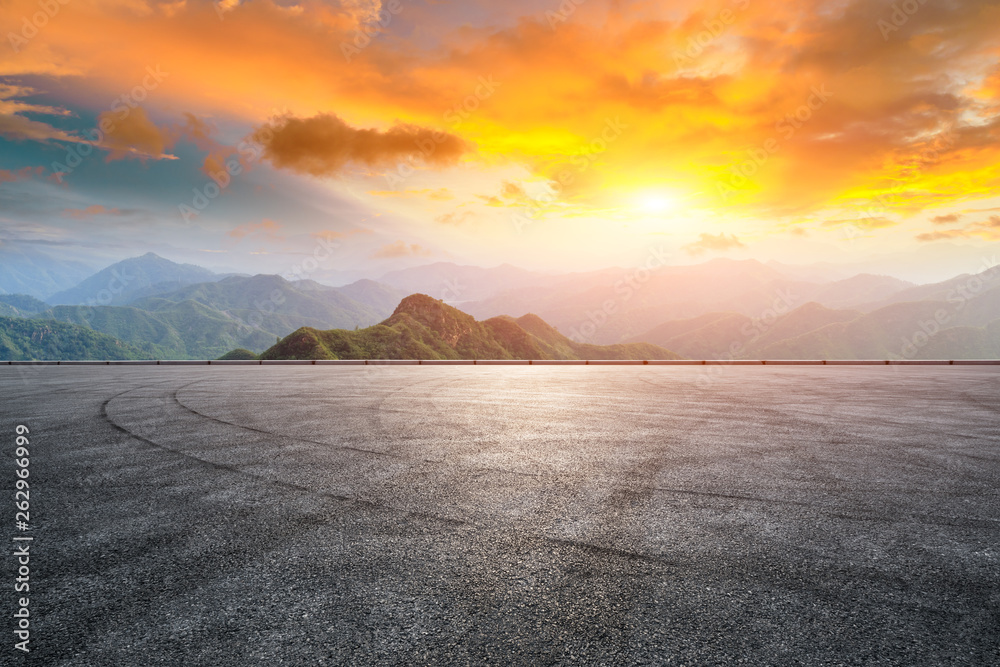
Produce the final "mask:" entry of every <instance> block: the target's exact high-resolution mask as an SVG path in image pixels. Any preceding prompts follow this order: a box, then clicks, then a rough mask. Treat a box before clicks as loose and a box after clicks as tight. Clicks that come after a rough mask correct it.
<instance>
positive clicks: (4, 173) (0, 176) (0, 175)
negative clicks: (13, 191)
mask: <svg viewBox="0 0 1000 667" xmlns="http://www.w3.org/2000/svg"><path fill="white" fill-rule="evenodd" d="M43 173H45V167H22V168H21V169H18V170H17V171H11V170H10V169H0V183H13V182H15V181H25V180H27V179H29V178H31V177H32V176H41V175H42V174H43Z"/></svg>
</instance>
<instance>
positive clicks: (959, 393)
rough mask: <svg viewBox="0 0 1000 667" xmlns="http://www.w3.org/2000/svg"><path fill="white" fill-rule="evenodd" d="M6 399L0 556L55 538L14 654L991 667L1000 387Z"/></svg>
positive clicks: (189, 384) (965, 375)
mask: <svg viewBox="0 0 1000 667" xmlns="http://www.w3.org/2000/svg"><path fill="white" fill-rule="evenodd" d="M0 396H2V402H0V406H2V407H0V451H2V453H3V456H2V460H0V465H2V467H3V468H4V470H3V472H2V473H0V479H3V480H5V481H4V484H5V487H6V489H7V491H8V493H6V494H4V495H5V497H7V498H8V499H9V500H8V501H6V502H7V504H8V507H4V508H3V509H2V511H0V517H4V519H3V522H4V524H6V525H5V527H4V528H3V530H2V533H0V535H6V536H7V538H6V539H7V541H8V544H9V545H13V544H16V543H15V542H13V541H12V540H13V538H14V537H18V536H25V535H30V536H32V537H33V538H34V540H33V541H32V542H31V564H30V568H31V575H30V596H31V597H30V605H29V608H30V613H31V617H30V618H31V625H30V632H31V634H30V648H31V652H30V653H28V654H23V653H22V652H21V651H18V650H16V649H14V648H13V645H14V643H15V642H16V641H17V638H16V636H15V635H14V633H13V630H14V629H15V624H16V623H17V620H16V619H13V618H11V616H12V614H13V613H14V612H15V611H16V609H17V608H18V606H17V598H18V597H19V596H20V595H21V594H18V593H15V592H14V590H13V582H14V579H15V577H16V576H17V572H16V568H17V563H16V558H15V557H14V556H12V555H7V556H5V557H3V558H2V559H0V560H2V564H0V566H2V569H0V571H2V573H3V575H2V576H3V577H4V579H5V581H4V582H3V583H2V584H0V590H3V591H5V593H3V594H2V596H3V599H2V600H0V605H2V607H0V608H2V609H5V610H9V613H7V614H5V616H6V617H7V620H6V621H5V625H6V627H5V628H4V632H3V636H4V637H5V638H6V640H5V644H4V645H3V646H0V664H11V665H14V664H39V665H88V666H91V665H241V666H243V665H257V664H271V665H315V664H324V665H331V664H384V665H416V664H541V665H548V664H606V665H631V664H650V665H652V664H657V665H659V664H666V665H800V664H801V665H998V664H1000V567H998V553H1000V500H998V496H1000V489H998V487H1000V484H998V482H1000V369H998V368H996V367H957V366H956V367H749V366H748V367H653V366H638V367H595V366H589V367H588V366H584V367H580V366H575V367H541V366H534V367H524V366H514V367H484V366H473V367H468V366H455V367H429V366H422V367H406V366H397V367H380V366H367V367H318V366H317V367H215V366H212V367H190V368H188V367H185V368H168V367H134V368H129V367H76V368H73V367H57V366H49V367H40V368H34V367H0ZM18 424H23V425H26V426H27V427H28V428H29V429H30V431H31V432H30V436H29V438H30V446H29V449H30V478H29V479H30V482H31V486H30V493H31V496H30V507H31V526H30V529H29V530H28V531H17V530H16V529H15V527H14V513H15V508H14V506H13V503H14V499H13V492H14V480H15V479H16V478H15V477H14V471H15V469H17V465H18V464H17V463H16V462H15V460H14V458H15V457H14V446H15V428H16V426H17V425H18ZM6 551H7V552H8V553H11V552H10V550H6Z"/></svg>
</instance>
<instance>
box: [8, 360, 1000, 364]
mask: <svg viewBox="0 0 1000 667" xmlns="http://www.w3.org/2000/svg"><path fill="white" fill-rule="evenodd" d="M4 365H7V366H477V365H478V366H1000V359H799V360H791V359H774V360H772V359H758V360H751V359H733V360H726V359H702V360H693V359H647V360H636V359H589V360H583V359H530V360H528V359H282V360H270V359H267V360H262V359H247V360H219V359H205V360H189V359H162V360H141V361H110V360H109V361H0V366H4Z"/></svg>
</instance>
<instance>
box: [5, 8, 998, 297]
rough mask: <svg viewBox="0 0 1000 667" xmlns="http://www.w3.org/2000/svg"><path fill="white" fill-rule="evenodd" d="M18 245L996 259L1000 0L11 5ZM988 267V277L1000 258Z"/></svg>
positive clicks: (9, 241)
mask: <svg viewBox="0 0 1000 667" xmlns="http://www.w3.org/2000/svg"><path fill="white" fill-rule="evenodd" d="M0 26H2V30H0V37H2V41H3V44H0V250H3V249H4V246H7V248H8V249H10V248H22V249H23V248H33V249H37V250H41V251H46V252H50V253H62V254H61V255H60V256H64V257H73V258H76V259H80V260H83V261H90V262H93V263H96V264H102V263H107V262H104V261H103V260H109V261H115V260H117V259H121V258H124V257H128V256H135V255H137V254H143V253H145V252H148V251H153V252H157V253H158V254H162V255H164V256H166V257H169V258H171V259H175V260H177V261H189V262H194V263H198V264H201V265H203V266H207V267H209V268H215V269H218V270H239V271H247V272H275V273H283V272H287V271H288V270H289V269H290V268H291V267H292V266H296V265H300V264H301V263H302V262H303V260H304V258H308V257H310V256H312V257H314V258H317V259H318V260H321V261H317V262H314V264H316V265H317V266H319V268H318V269H316V272H317V273H316V276H315V277H317V278H319V279H324V278H325V279H327V280H331V281H336V280H337V278H338V277H344V278H345V280H346V276H348V275H351V276H355V275H360V274H370V275H372V276H376V275H379V273H380V272H384V271H388V270H391V269H394V268H400V267H404V266H413V265H417V264H425V263H431V262H437V261H450V262H457V263H462V264H477V265H483V266H494V265H497V264H501V263H510V264H514V265H517V266H522V267H525V268H531V269H536V270H544V271H553V272H555V271H560V272H561V271H580V270H591V269H598V268H602V267H607V266H632V265H636V264H639V263H640V262H641V261H642V260H643V258H645V257H647V256H648V255H649V253H650V252H651V249H656V250H657V251H659V252H666V253H669V255H670V256H671V257H672V258H674V261H676V263H678V264H689V263H695V262H699V261H705V260H708V259H712V258H715V257H731V258H737V259H748V258H753V259H759V260H762V261H765V260H775V261H779V262H783V263H788V264H812V263H824V264H827V263H828V264H836V265H851V266H865V267H867V268H869V269H873V270H876V271H877V270H878V269H879V267H880V266H884V267H885V268H884V272H887V273H894V274H895V275H900V276H901V277H906V278H909V279H914V278H916V279H919V278H921V277H926V278H927V279H931V278H939V277H944V275H945V274H953V273H959V272H961V271H960V270H961V269H963V268H964V270H966V271H968V272H972V271H974V270H976V269H978V268H980V266H981V265H982V264H983V263H984V262H989V261H990V258H993V257H995V255H996V254H997V250H1000V189H998V184H1000V30H998V29H997V26H1000V1H992V2H986V1H981V2H980V1H968V2H943V1H937V0H935V1H934V2H929V1H927V0H906V1H905V2H895V1H894V2H882V1H872V0H858V1H837V2H828V1H819V0H807V1H793V2H784V3H764V2H760V1H759V0H723V1H719V2H682V1H661V2H644V1H636V2H631V1H628V0H617V1H614V0H609V1H605V0H561V2H556V1H555V0H552V1H551V2H547V1H545V0H541V1H540V0H532V1H530V2H529V1H523V0H513V1H508V2H503V3H499V2H493V3H489V2H484V1H480V0H464V1H462V2H457V1H456V2H449V1H446V0H426V1H424V0H389V1H380V0H340V1H337V0H301V1H296V0H282V1H276V0H220V1H218V2H212V1H209V0H176V1H158V0H5V2H4V3H3V4H2V5H0ZM994 261H995V260H994Z"/></svg>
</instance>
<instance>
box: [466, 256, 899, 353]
mask: <svg viewBox="0 0 1000 667" xmlns="http://www.w3.org/2000/svg"><path fill="white" fill-rule="evenodd" d="M779 266H780V265H779ZM910 286H911V283H907V282H905V281H901V280H896V279H895V278H890V277H887V276H876V275H868V274H863V275H859V276H855V277H853V278H849V279H846V280H841V281H838V282H833V283H825V284H821V283H814V282H808V281H805V280H801V279H799V278H797V277H789V276H788V275H786V273H784V272H783V271H782V270H779V269H778V268H775V267H773V266H768V265H765V264H762V263H760V262H758V261H756V260H743V261H736V260H729V259H716V260H712V261H709V262H705V263H703V264H696V265H691V266H667V267H663V268H660V269H657V270H655V271H653V272H651V273H650V272H640V271H637V270H635V269H632V270H625V269H620V270H617V271H611V272H609V271H602V272H595V273H592V274H579V275H577V276H574V277H573V278H572V279H568V280H567V279H549V280H547V281H546V282H545V284H542V285H536V286H531V287H525V288H521V289H517V290H509V291H507V292H504V293H502V294H499V295H497V296H494V297H492V298H489V299H484V300H482V301H478V302H474V303H468V304H463V308H465V309H466V310H467V311H468V312H469V313H471V314H473V315H474V316H476V317H480V318H486V317H493V316H496V315H499V314H502V313H508V314H512V315H521V314H524V313H527V312H533V313H536V314H538V315H539V316H540V317H542V318H543V319H544V320H546V321H547V322H550V323H551V324H553V325H554V326H556V327H558V328H559V330H560V331H562V332H564V333H566V334H567V335H569V336H570V337H572V338H579V339H582V340H592V341H594V342H597V343H605V344H607V343H615V342H619V341H622V340H636V339H637V338H638V337H641V336H642V335H643V334H644V333H645V332H647V331H650V330H651V329H653V328H654V327H656V326H658V325H660V324H664V323H667V322H671V321H674V320H682V319H685V320H686V319H692V318H697V317H700V316H702V315H708V314H710V313H720V312H730V313H735V314H739V315H743V316H745V317H747V318H758V317H762V316H765V315H766V314H767V313H768V312H769V311H772V312H773V311H774V310H780V311H782V312H787V311H788V310H790V309H793V308H796V307H799V306H802V305H804V304H806V303H809V302H810V301H817V302H819V303H820V304H822V305H825V306H828V307H831V308H854V307H856V306H858V305H860V304H862V303H867V302H869V301H871V300H872V299H873V298H887V297H888V296H890V295H892V294H894V293H895V292H897V291H899V290H903V289H906V288H908V287H910ZM742 323H743V321H739V324H738V326H737V327H736V328H737V329H738V328H739V327H740V326H742ZM730 324H737V320H733V321H731V322H730ZM723 337H725V336H723ZM722 342H723V341H719V344H721V343H722ZM671 349H673V348H671ZM713 349H714V348H713ZM682 354H683V353H682Z"/></svg>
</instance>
